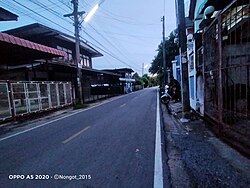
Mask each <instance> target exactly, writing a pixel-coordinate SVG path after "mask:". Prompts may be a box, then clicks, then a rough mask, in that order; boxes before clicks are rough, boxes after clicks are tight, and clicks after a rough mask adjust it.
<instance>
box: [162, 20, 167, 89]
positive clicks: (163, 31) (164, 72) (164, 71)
mask: <svg viewBox="0 0 250 188" xmlns="http://www.w3.org/2000/svg"><path fill="white" fill-rule="evenodd" d="M162 37H163V38H162V53H163V54H162V55H163V87H164V88H165V85H166V64H167V62H166V44H165V43H166V41H165V40H166V38H165V16H163V17H162Z"/></svg>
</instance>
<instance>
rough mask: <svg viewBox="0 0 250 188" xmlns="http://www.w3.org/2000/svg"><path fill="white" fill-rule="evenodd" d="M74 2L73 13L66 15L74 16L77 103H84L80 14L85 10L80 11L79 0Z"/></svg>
mask: <svg viewBox="0 0 250 188" xmlns="http://www.w3.org/2000/svg"><path fill="white" fill-rule="evenodd" d="M71 2H72V4H73V13H71V14H66V15H64V16H65V17H69V16H73V17H74V27H75V65H76V67H77V68H76V69H77V73H76V74H77V76H76V83H77V92H76V96H77V103H80V104H83V96H82V71H81V67H79V63H80V35H79V29H80V22H79V17H78V16H79V15H80V16H81V15H83V14H84V13H85V12H78V0H72V1H71Z"/></svg>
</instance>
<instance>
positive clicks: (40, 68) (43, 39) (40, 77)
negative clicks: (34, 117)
mask: <svg viewBox="0 0 250 188" xmlns="http://www.w3.org/2000/svg"><path fill="white" fill-rule="evenodd" d="M5 33H8V34H10V35H13V36H15V37H20V38H22V39H25V40H29V41H32V42H34V43H39V44H41V45H46V46H49V47H51V48H55V49H57V50H59V51H62V52H64V53H65V56H60V57H53V58H45V57H39V58H36V59H35V60H34V59H30V60H28V61H27V60H25V61H21V60H18V62H19V63H17V61H15V58H14V59H13V60H12V62H13V63H12V64H10V63H8V64H5V65H4V66H2V74H1V76H0V79H10V80H26V81H32V80H33V81H34V80H36V81H48V80H49V81H70V82H72V85H73V86H76V76H77V74H76V72H77V67H76V65H75V64H74V62H75V61H74V59H75V39H74V37H72V36H70V35H67V34H65V33H62V32H60V31H56V30H54V29H51V28H49V27H47V26H44V25H41V24H39V23H34V24H30V25H26V26H23V27H19V28H15V29H12V30H8V31H5ZM15 54H17V55H19V56H20V57H23V56H24V55H23V53H22V52H21V51H19V52H17V53H15ZM80 54H81V55H80V57H81V62H80V63H79V65H78V66H79V67H80V69H81V71H82V80H81V81H82V88H83V91H82V93H83V98H84V101H85V102H89V101H91V100H96V99H99V98H100V97H105V96H106V94H105V92H104V93H103V95H101V94H98V96H93V95H96V93H95V94H93V93H91V91H92V87H91V86H93V85H100V84H103V83H104V79H105V83H111V85H112V84H113V83H114V82H117V80H119V77H120V75H119V74H116V73H112V72H105V71H100V70H95V69H93V68H92V58H95V57H100V56H102V54H101V53H100V52H98V51H97V50H95V49H94V48H93V47H91V46H90V45H88V44H87V43H85V42H84V41H81V42H80ZM25 56H27V57H28V56H29V55H25ZM75 88H76V87H75ZM98 93H101V91H99V92H98Z"/></svg>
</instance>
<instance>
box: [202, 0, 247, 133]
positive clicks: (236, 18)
mask: <svg viewBox="0 0 250 188" xmlns="http://www.w3.org/2000/svg"><path fill="white" fill-rule="evenodd" d="M203 46H204V78H205V83H204V89H205V96H204V99H205V116H206V117H208V118H209V119H210V120H211V121H212V122H213V123H215V124H217V125H219V129H220V130H221V129H223V128H225V127H231V128H235V127H237V129H238V130H237V131H242V130H244V132H246V131H247V130H248V131H249V128H250V127H249V125H250V122H249V120H250V12H249V1H243V0H241V1H234V2H233V3H232V4H231V6H228V7H227V9H226V10H224V11H222V12H221V14H220V15H219V16H218V17H217V19H216V20H215V21H214V22H213V23H212V24H211V25H210V27H209V28H207V30H206V31H205V33H204V35H203ZM244 134H245V133H244Z"/></svg>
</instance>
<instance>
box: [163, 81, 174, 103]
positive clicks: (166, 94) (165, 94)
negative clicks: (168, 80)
mask: <svg viewBox="0 0 250 188" xmlns="http://www.w3.org/2000/svg"><path fill="white" fill-rule="evenodd" d="M171 99H172V96H171V95H170V93H169V86H168V85H166V86H165V89H164V91H163V92H162V95H161V102H162V103H163V104H165V105H167V106H168V104H169V102H170V100H171Z"/></svg>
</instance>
